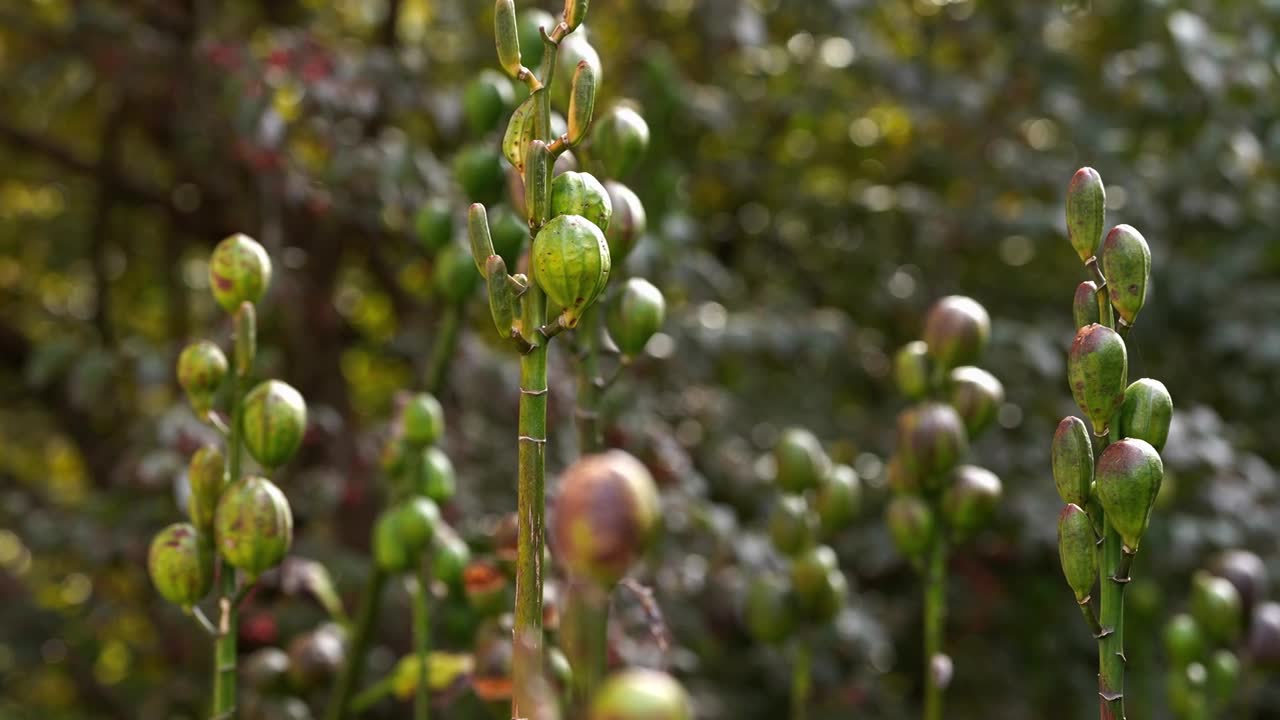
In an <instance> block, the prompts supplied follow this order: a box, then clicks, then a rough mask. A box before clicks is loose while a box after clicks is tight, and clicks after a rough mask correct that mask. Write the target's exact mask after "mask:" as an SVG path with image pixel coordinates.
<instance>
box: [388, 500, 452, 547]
mask: <svg viewBox="0 0 1280 720" xmlns="http://www.w3.org/2000/svg"><path fill="white" fill-rule="evenodd" d="M395 514H396V519H395V523H394V527H395V532H396V538H397V539H398V540H399V542H400V545H401V547H403V548H404V549H405V551H407V552H408V553H409V555H410V556H412V557H417V556H418V555H420V554H421V553H422V551H423V550H425V549H426V548H427V546H428V545H430V544H431V538H432V537H434V536H435V532H436V527H438V526H439V525H440V522H441V520H440V509H439V508H437V507H436V504H435V503H434V502H432V501H431V500H428V499H427V498H424V497H415V498H410V499H408V500H405V501H404V502H402V503H400V504H399V505H397V506H396V507H395Z"/></svg>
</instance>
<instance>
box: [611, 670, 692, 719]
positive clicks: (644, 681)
mask: <svg viewBox="0 0 1280 720" xmlns="http://www.w3.org/2000/svg"><path fill="white" fill-rule="evenodd" d="M589 720H693V706H692V703H690V701H689V696H688V694H686V693H685V691H684V688H682V687H680V683H678V682H676V681H675V679H674V678H672V677H671V676H670V675H668V674H666V673H663V672H658V671H657V670H647V669H642V668H632V669H629V670H623V671H622V672H619V673H615V674H614V675H612V676H611V677H610V678H609V679H608V680H606V681H605V683H604V685H602V686H601V687H600V690H599V691H598V692H597V693H596V696H595V698H593V699H592V701H591V712H590V715H589Z"/></svg>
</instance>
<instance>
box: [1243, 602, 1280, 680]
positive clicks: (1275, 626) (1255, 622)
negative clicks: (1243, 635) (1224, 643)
mask: <svg viewBox="0 0 1280 720" xmlns="http://www.w3.org/2000/svg"><path fill="white" fill-rule="evenodd" d="M1248 647H1249V659H1250V660H1252V661H1253V665H1254V666H1256V667H1259V668H1265V669H1268V670H1274V669H1276V668H1280V603H1274V602H1264V603H1262V604H1261V605H1259V606H1258V607H1257V609H1255V610H1254V611H1253V618H1251V619H1250V621H1249V642H1248Z"/></svg>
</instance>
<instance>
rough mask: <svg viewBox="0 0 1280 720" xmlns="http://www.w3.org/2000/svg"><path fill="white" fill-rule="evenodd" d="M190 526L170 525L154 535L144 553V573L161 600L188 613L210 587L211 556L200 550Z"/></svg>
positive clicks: (199, 543)
mask: <svg viewBox="0 0 1280 720" xmlns="http://www.w3.org/2000/svg"><path fill="white" fill-rule="evenodd" d="M202 545H203V543H201V542H200V539H199V535H198V533H197V532H196V529H195V527H193V526H192V525H191V524H190V523H174V524H172V525H170V526H168V527H166V528H165V529H163V530H161V531H160V532H158V533H156V536H155V539H153V540H152V541H151V550H150V552H149V553H148V554H147V572H148V573H150V575H151V582H152V584H153V585H155V586H156V590H157V591H158V592H159V593H160V596H161V597H163V598H164V599H165V600H168V601H169V602H171V603H173V604H174V605H177V606H179V607H181V608H182V609H183V610H184V611H190V609H191V606H192V605H195V604H196V603H197V602H198V601H199V600H200V598H202V597H204V596H205V594H206V593H208V592H209V586H210V585H212V584H213V554H212V553H210V552H208V551H207V549H202Z"/></svg>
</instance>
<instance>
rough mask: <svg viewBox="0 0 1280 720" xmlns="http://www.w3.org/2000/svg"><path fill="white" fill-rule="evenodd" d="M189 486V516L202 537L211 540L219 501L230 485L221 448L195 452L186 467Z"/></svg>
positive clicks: (204, 448) (211, 447) (206, 448)
mask: <svg viewBox="0 0 1280 720" xmlns="http://www.w3.org/2000/svg"><path fill="white" fill-rule="evenodd" d="M187 484H188V485H189V486H190V487H191V494H190V495H189V496H188V497H187V516H188V517H190V518H191V524H192V525H194V526H195V527H196V529H197V530H199V531H200V533H201V535H202V536H204V537H207V538H210V539H212V538H213V516H214V513H215V512H216V511H217V509H218V497H219V496H220V495H222V489H223V488H225V487H226V485H227V470H226V460H225V459H224V458H223V457H222V451H221V450H219V449H218V446H216V445H205V446H204V447H202V448H200V449H199V450H196V451H195V454H193V455H192V456H191V462H190V464H188V465H187Z"/></svg>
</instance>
